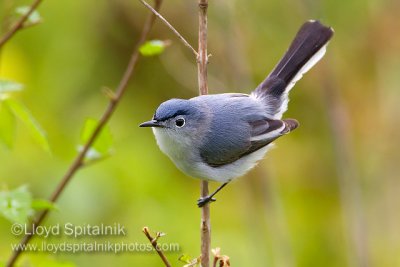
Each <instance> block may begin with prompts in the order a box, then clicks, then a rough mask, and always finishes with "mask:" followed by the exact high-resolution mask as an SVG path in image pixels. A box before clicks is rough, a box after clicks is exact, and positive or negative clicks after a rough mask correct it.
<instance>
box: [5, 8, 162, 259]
mask: <svg viewBox="0 0 400 267" xmlns="http://www.w3.org/2000/svg"><path fill="white" fill-rule="evenodd" d="M161 3H162V0H155V7H154V9H155V10H159V9H160V7H161ZM155 19H156V16H155V15H154V14H150V15H149V17H148V19H147V21H146V22H145V24H144V26H143V30H142V33H141V35H140V39H139V40H138V42H137V44H136V46H135V48H134V50H133V53H132V56H131V58H130V61H129V63H128V66H127V68H126V70H125V72H124V74H123V76H122V79H121V81H120V82H119V85H118V87H117V89H116V91H115V95H114V97H112V98H110V102H109V104H108V106H107V108H106V109H105V111H104V113H103V115H102V116H101V118H100V120H99V123H98V125H97V127H96V128H95V129H94V131H93V133H92V135H91V136H90V138H89V140H88V141H87V142H86V144H85V145H84V147H83V149H82V150H81V151H80V152H79V154H78V155H77V156H76V158H75V160H74V161H73V162H72V164H71V165H70V167H69V168H68V170H67V171H66V173H65V174H64V176H63V178H62V179H61V181H60V183H59V184H58V185H57V187H56V188H55V190H54V191H53V194H52V195H51V197H50V198H49V201H50V202H53V203H54V202H56V201H57V200H58V198H59V196H60V195H61V193H62V192H63V191H64V190H65V188H66V186H67V184H68V182H69V181H70V180H71V179H72V177H73V176H74V175H75V174H76V172H77V171H78V170H79V169H80V168H81V167H82V166H84V165H83V162H84V159H85V156H86V153H87V152H88V151H89V149H90V147H91V146H92V144H93V143H94V141H95V140H96V138H97V137H98V135H99V134H100V132H101V130H102V129H103V127H104V126H105V125H106V124H107V122H108V121H109V119H110V118H111V116H112V114H113V113H114V111H115V109H116V108H117V106H118V104H119V102H120V101H121V99H122V96H123V95H124V93H125V92H126V89H127V85H128V82H129V80H130V79H131V78H132V76H133V71H134V69H135V66H136V64H137V62H138V59H139V48H140V46H141V45H142V44H143V43H144V42H145V41H146V39H147V36H148V35H149V32H150V29H151V28H152V26H153V24H154V21H155ZM48 213H49V210H44V211H43V212H41V213H39V214H38V215H37V217H35V219H34V220H33V221H32V225H31V229H29V231H27V232H28V233H29V234H26V235H25V236H24V237H23V239H22V240H21V241H20V243H19V245H18V246H17V248H18V249H16V250H14V251H13V253H12V255H11V257H10V259H9V260H8V262H7V265H6V266H7V267H11V266H13V265H14V263H15V261H16V260H17V258H18V257H19V255H20V254H21V253H22V252H23V250H22V249H21V248H22V247H24V246H25V245H26V244H27V243H28V242H29V240H30V239H31V238H32V237H33V234H32V233H35V232H36V231H35V229H36V228H37V227H38V226H39V225H40V224H41V223H42V221H43V219H44V218H45V217H46V216H47V214H48Z"/></svg>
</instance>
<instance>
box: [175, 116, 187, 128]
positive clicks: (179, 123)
mask: <svg viewBox="0 0 400 267" xmlns="http://www.w3.org/2000/svg"><path fill="white" fill-rule="evenodd" d="M175 125H176V126H177V127H179V128H181V127H183V126H184V125H185V119H183V118H179V119H177V120H176V121H175Z"/></svg>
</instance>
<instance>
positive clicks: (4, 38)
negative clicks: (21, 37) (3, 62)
mask: <svg viewBox="0 0 400 267" xmlns="http://www.w3.org/2000/svg"><path fill="white" fill-rule="evenodd" d="M42 1H43V0H36V1H35V2H33V4H32V5H31V6H30V7H29V10H28V12H26V13H25V15H23V16H22V17H20V18H19V20H18V21H17V22H16V23H15V24H14V26H12V28H11V29H10V30H9V31H8V32H6V33H5V34H4V35H3V36H2V37H1V39H0V48H1V47H2V46H3V45H4V44H5V43H6V42H7V41H8V40H10V39H11V37H13V36H14V35H15V34H16V33H17V32H18V31H19V30H21V29H23V28H24V23H25V21H26V20H27V19H28V18H29V16H30V15H31V14H32V13H33V11H35V9H36V8H37V7H38V6H39V5H40V3H41V2H42Z"/></svg>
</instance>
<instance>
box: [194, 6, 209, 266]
mask: <svg viewBox="0 0 400 267" xmlns="http://www.w3.org/2000/svg"><path fill="white" fill-rule="evenodd" d="M207 8H208V0H199V51H198V53H199V56H198V58H197V70H198V71H197V76H198V82H199V93H200V95H206V94H208V85H207V64H208V54H207ZM200 191H201V197H206V196H207V195H208V193H209V192H208V182H207V181H201V188H200ZM210 247H211V224H210V204H206V205H204V206H203V207H202V209H201V266H202V267H209V266H210Z"/></svg>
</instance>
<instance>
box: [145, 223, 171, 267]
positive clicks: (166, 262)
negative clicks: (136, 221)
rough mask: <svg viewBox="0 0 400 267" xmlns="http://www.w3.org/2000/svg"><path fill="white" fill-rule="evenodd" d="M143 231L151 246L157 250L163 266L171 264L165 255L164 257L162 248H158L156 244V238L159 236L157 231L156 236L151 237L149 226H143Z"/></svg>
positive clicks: (168, 266) (169, 266)
mask: <svg viewBox="0 0 400 267" xmlns="http://www.w3.org/2000/svg"><path fill="white" fill-rule="evenodd" d="M143 233H144V234H145V235H146V237H147V238H148V239H149V241H150V243H151V245H152V246H153V248H154V249H155V250H156V251H157V253H158V255H159V256H160V258H161V260H162V261H163V262H164V264H165V266H167V267H171V264H170V263H169V261H168V259H167V257H165V255H164V253H163V252H162V250H161V249H160V247H159V246H158V244H157V240H158V238H159V237H160V236H161V235H160V234H159V233H157V236H156V237H152V236H151V235H150V232H149V228H148V227H147V226H146V227H143Z"/></svg>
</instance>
